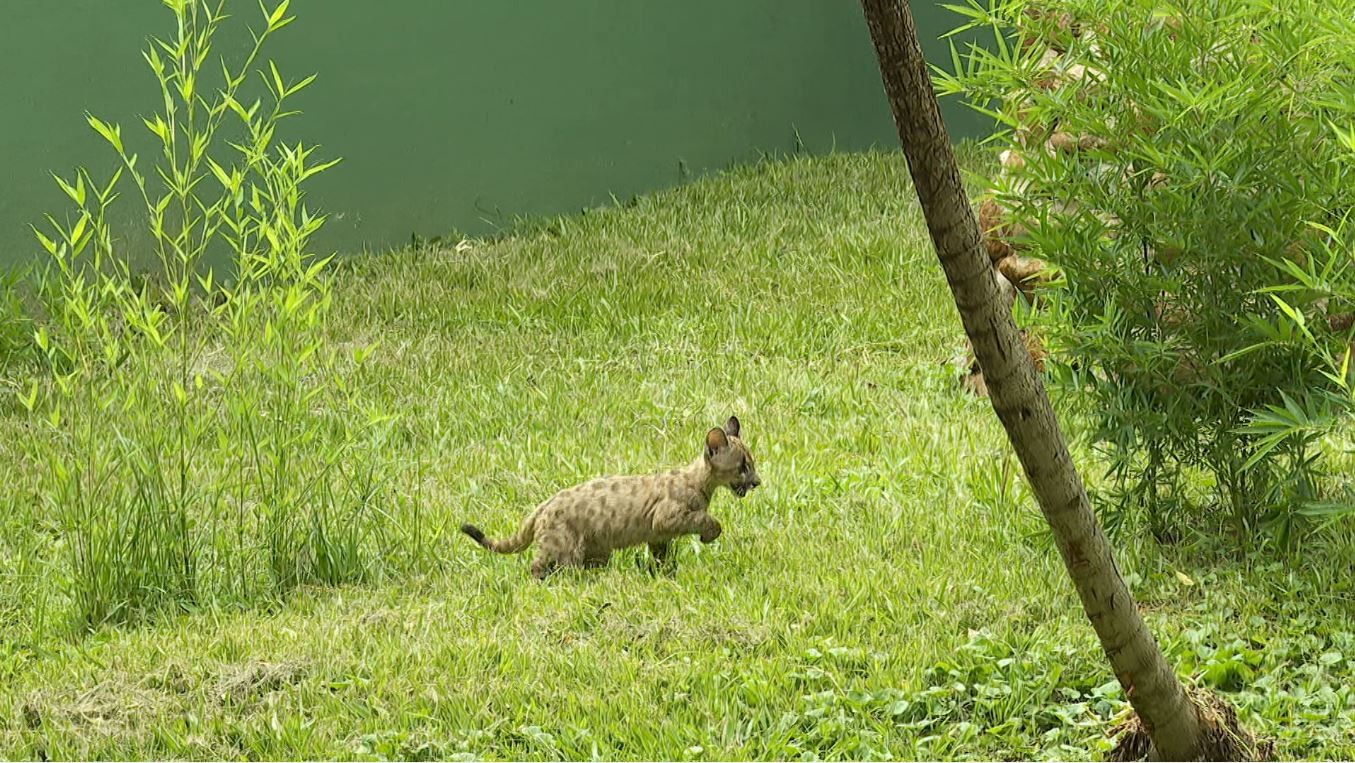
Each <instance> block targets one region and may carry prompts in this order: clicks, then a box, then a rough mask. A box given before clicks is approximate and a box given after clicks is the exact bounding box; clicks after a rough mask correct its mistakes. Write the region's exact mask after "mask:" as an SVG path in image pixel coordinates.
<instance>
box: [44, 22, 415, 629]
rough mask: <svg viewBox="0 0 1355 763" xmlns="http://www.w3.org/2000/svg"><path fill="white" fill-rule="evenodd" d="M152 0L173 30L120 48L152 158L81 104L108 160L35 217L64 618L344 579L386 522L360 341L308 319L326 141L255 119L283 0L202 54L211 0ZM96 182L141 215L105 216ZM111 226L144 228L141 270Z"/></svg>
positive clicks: (124, 613)
mask: <svg viewBox="0 0 1355 763" xmlns="http://www.w3.org/2000/svg"><path fill="white" fill-rule="evenodd" d="M165 5H166V6H167V8H168V10H169V12H170V13H171V14H172V16H173V20H174V30H175V31H174V34H172V35H170V36H169V37H167V38H153V39H152V40H150V42H149V45H148V47H147V48H146V50H145V53H144V56H145V59H146V63H147V64H148V65H149V67H150V69H151V71H152V72H153V73H154V76H155V79H156V81H157V82H158V84H159V91H160V96H161V100H162V107H161V109H160V110H159V112H158V113H156V114H155V115H153V116H151V117H149V118H146V119H144V129H145V130H146V131H147V132H148V133H149V136H150V138H151V140H152V146H153V150H152V153H153V154H154V159H153V160H151V161H147V160H146V158H144V157H143V156H142V155H140V154H138V153H135V152H134V150H133V147H132V146H133V143H134V142H135V141H133V140H132V139H131V138H130V137H125V136H124V133H123V130H122V128H121V127H120V126H119V125H116V124H110V123H108V122H105V121H103V120H101V119H99V118H98V117H95V116H90V117H89V118H88V120H89V124H90V126H91V127H92V128H93V129H94V131H95V132H97V133H98V135H99V136H101V137H102V138H103V140H104V141H106V142H107V144H108V145H109V146H110V147H111V148H112V150H113V152H114V153H115V154H116V156H117V159H118V163H119V167H118V169H117V171H116V172H115V173H113V175H112V177H111V179H109V180H106V181H102V182H100V181H96V179H95V177H94V176H93V174H92V173H90V172H89V171H87V170H85V169H80V170H78V171H77V172H76V173H75V174H74V176H73V177H70V178H67V179H63V178H60V177H58V178H57V182H58V183H59V185H60V187H61V189H62V190H63V191H64V192H65V194H66V195H67V196H69V198H70V200H71V202H73V204H74V213H73V214H71V215H69V216H67V218H66V219H67V220H68V221H71V222H62V221H61V220H58V219H57V218H56V217H50V216H49V218H48V222H49V224H50V226H49V227H48V228H47V229H46V230H38V231H37V236H38V238H39V240H40V242H41V243H42V246H43V247H44V248H45V250H46V251H47V253H48V254H49V255H50V265H51V267H50V268H49V271H48V277H47V278H46V279H45V282H44V287H43V290H44V294H45V298H46V302H47V304H48V305H49V306H50V313H51V315H50V320H49V321H47V322H44V323H43V324H42V325H41V326H40V327H39V328H38V329H37V331H36V343H37V346H38V348H39V350H40V356H41V358H42V360H43V364H42V366H43V368H42V372H41V373H39V374H38V375H37V377H36V378H34V379H33V380H32V382H31V384H30V385H29V386H28V388H27V390H25V391H24V392H22V393H21V397H22V398H23V404H24V405H25V406H26V407H28V408H29V409H30V410H31V411H32V412H33V413H34V414H35V416H34V419H35V420H40V421H42V422H45V426H44V427H41V428H40V429H39V430H38V431H34V432H33V437H32V438H31V440H30V442H29V443H28V447H29V448H30V449H31V450H32V453H31V456H32V458H33V461H34V462H35V463H39V464H42V465H43V466H44V470H45V471H44V474H43V475H42V477H41V480H40V486H39V494H40V498H41V501H42V503H43V504H44V511H45V513H47V514H48V515H50V516H52V517H55V518H57V519H58V521H59V525H60V531H61V535H60V537H61V542H60V544H59V545H60V547H61V548H60V553H56V554H51V555H49V556H50V558H49V562H50V565H51V568H52V571H53V573H54V574H55V575H57V576H58V577H59V578H60V579H61V580H62V581H63V582H64V583H65V585H64V587H63V590H64V591H65V595H66V596H65V601H64V603H53V606H60V607H61V608H62V609H65V610H66V611H68V612H69V613H70V614H71V615H72V616H73V619H74V621H75V623H76V624H77V625H78V626H80V627H93V626H97V625H100V624H103V623H110V622H111V623H116V622H126V621H128V620H131V619H135V618H138V617H141V616H143V615H145V614H147V613H151V612H156V611H163V610H166V609H175V608H186V607H192V606H193V605H195V604H197V603H199V602H202V601H204V600H214V601H215V600H233V601H239V602H252V601H256V600H258V599H260V598H261V597H267V596H272V595H278V594H281V593H284V592H286V591H288V590H290V589H292V588H294V587H296V586H298V585H302V584H307V583H342V582H348V581H356V580H361V579H364V578H367V577H368V576H370V575H371V574H373V573H374V572H375V571H376V567H377V564H378V561H379V560H380V559H381V557H382V555H383V551H384V550H386V549H389V548H391V547H393V546H394V544H395V543H396V542H397V540H396V539H395V538H394V537H392V536H391V534H390V532H388V529H389V528H388V527H387V525H388V524H390V520H391V517H390V515H389V512H387V511H385V510H384V509H383V508H382V506H381V503H382V500H383V496H382V491H383V490H384V489H385V488H386V486H387V475H386V473H385V472H384V471H383V469H382V467H381V465H380V461H379V458H378V457H377V454H378V453H379V449H380V442H381V439H382V437H384V436H385V435H386V434H387V433H388V432H389V424H390V422H389V420H388V418H387V417H385V416H384V415H382V414H381V413H380V412H376V411H369V410H364V408H363V406H362V404H361V401H360V399H359V397H358V394H357V392H358V390H359V389H360V385H361V383H362V379H363V375H362V367H363V363H364V360H365V359H366V357H367V355H368V354H369V352H370V348H369V347H366V346H358V347H356V348H349V349H346V350H345V351H344V352H342V353H341V352H338V351H335V350H333V349H329V348H326V347H325V346H323V344H322V342H321V338H320V336H321V335H320V331H321V329H322V327H323V325H324V322H325V320H326V318H327V315H328V311H329V308H330V301H331V295H330V283H329V281H328V279H327V274H326V264H327V263H328V259H327V258H319V257H316V256H314V255H313V254H312V253H311V241H312V238H313V236H314V235H315V234H316V232H317V231H319V230H320V228H321V226H322V225H323V224H324V219H325V218H324V216H323V215H320V214H317V213H315V212H314V211H312V210H311V209H310V208H309V207H308V206H307V205H306V203H305V194H304V192H303V186H304V185H305V184H306V182H307V181H308V180H310V179H311V178H313V177H315V176H316V175H317V174H319V173H321V172H323V171H325V170H326V169H328V168H329V167H331V166H333V165H334V164H335V162H333V161H329V162H320V161H319V160H318V159H317V158H316V153H315V149H314V148H313V147H310V146H306V145H304V144H289V143H284V142H283V141H282V140H281V138H280V137H279V132H280V126H281V125H282V123H283V122H284V120H286V119H287V118H288V117H290V116H292V115H293V114H295V113H297V112H295V111H293V110H292V109H291V103H292V100H293V98H294V97H295V96H296V95H297V94H298V93H300V92H301V91H302V90H304V89H305V88H306V87H307V86H308V85H309V84H310V83H311V82H312V81H313V80H314V77H307V78H305V79H302V80H299V81H295V82H292V81H289V80H287V79H285V78H284V77H283V75H282V74H281V72H280V71H279V70H278V68H277V67H276V66H275V65H274V64H273V63H272V62H271V61H267V62H266V63H265V61H266V59H265V58H264V57H263V51H264V49H265V46H266V45H267V44H268V43H269V42H270V41H272V40H273V38H274V37H275V36H276V35H277V34H278V33H279V32H280V31H281V30H282V29H284V28H285V27H287V26H288V25H289V24H291V23H292V22H293V21H294V18H295V17H294V16H291V15H289V13H288V5H289V3H288V0H282V2H280V3H278V4H277V5H274V6H271V7H266V6H265V7H262V8H263V13H264V16H263V24H262V26H261V27H260V28H259V29H257V30H252V31H251V37H252V45H251V46H250V47H249V48H248V54H247V55H246V56H245V57H244V60H243V62H240V63H238V64H236V65H234V66H232V65H231V64H229V63H227V62H226V61H221V62H220V63H218V62H217V61H216V60H215V59H214V57H213V52H214V51H213V46H214V43H216V42H218V39H219V38H220V37H221V31H222V27H223V25H224V24H225V23H226V22H227V21H228V16H227V14H226V13H225V2H224V0H165ZM260 84H262V88H263V90H262V93H261V95H259V96H258V97H254V96H253V95H251V93H252V92H253V90H254V89H256V88H257V87H258V86H259V85H260ZM138 127H139V128H141V127H142V126H138ZM120 195H129V196H131V197H132V198H133V199H134V200H135V201H136V202H138V203H139V204H140V205H141V207H142V209H141V210H140V211H141V213H142V215H141V218H140V219H142V220H144V221H145V224H146V226H147V228H146V231H145V232H146V233H148V234H149V235H148V236H143V235H120V233H121V232H120V231H115V230H114V226H113V225H111V224H110V215H109V210H110V207H111V206H112V205H113V203H114V201H115V200H116V199H117V198H118V197H119V196H120ZM128 240H138V241H139V240H145V241H148V242H149V248H150V250H151V251H152V252H153V254H154V264H153V266H152V267H151V268H150V270H149V272H148V273H143V272H142V271H140V270H136V269H134V267H133V265H132V264H131V263H132V262H133V261H134V260H135V257H134V256H131V255H129V252H128V251H127V247H126V246H125V245H124V244H123V242H124V241H128ZM138 254H141V255H144V253H138ZM222 262H226V263H229V267H228V268H225V269H224V273H225V275H224V276H220V275H218V268H219V264H220V263H222ZM214 265H215V266H214Z"/></svg>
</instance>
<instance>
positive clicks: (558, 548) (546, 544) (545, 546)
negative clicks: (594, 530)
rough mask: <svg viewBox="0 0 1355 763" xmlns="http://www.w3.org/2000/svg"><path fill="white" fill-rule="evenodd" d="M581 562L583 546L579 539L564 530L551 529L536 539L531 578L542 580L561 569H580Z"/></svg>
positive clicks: (582, 559) (582, 560)
mask: <svg viewBox="0 0 1355 763" xmlns="http://www.w3.org/2000/svg"><path fill="white" fill-rule="evenodd" d="M583 562H584V555H583V544H582V543H581V542H580V540H579V537H578V536H577V535H575V534H574V533H573V532H571V531H569V530H568V529H566V528H563V527H561V528H553V529H552V531H550V532H547V533H545V534H544V535H541V536H538V538H537V546H536V558H535V559H533V560H532V577H534V578H536V579H538V580H542V579H544V578H546V576H548V575H550V574H551V573H552V572H555V571H556V570H558V569H560V568H561V567H581V566H583Z"/></svg>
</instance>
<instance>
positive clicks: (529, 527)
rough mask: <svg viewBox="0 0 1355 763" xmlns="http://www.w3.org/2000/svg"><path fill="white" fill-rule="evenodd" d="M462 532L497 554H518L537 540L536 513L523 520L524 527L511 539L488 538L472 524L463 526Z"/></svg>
mask: <svg viewBox="0 0 1355 763" xmlns="http://www.w3.org/2000/svg"><path fill="white" fill-rule="evenodd" d="M461 532H463V533H465V534H467V535H469V536H470V537H471V540H473V541H475V542H476V543H479V544H480V545H481V546H484V547H485V548H487V549H489V550H490V551H493V552H494V553H496V554H516V553H518V552H519V551H522V550H523V549H525V548H527V547H528V546H530V545H532V540H533V539H535V538H536V513H535V512H533V513H532V515H531V516H529V517H527V518H526V519H524V520H522V526H521V527H519V528H518V531H517V533H515V534H514V535H513V536H512V537H509V538H503V539H500V540H495V539H493V538H486V537H485V534H484V532H483V531H482V530H481V529H480V528H478V527H476V526H475V525H472V524H464V525H461Z"/></svg>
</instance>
